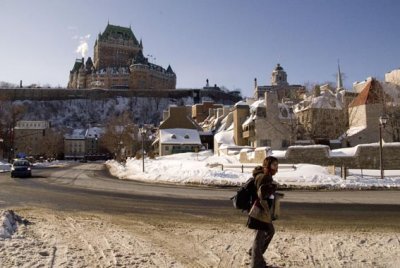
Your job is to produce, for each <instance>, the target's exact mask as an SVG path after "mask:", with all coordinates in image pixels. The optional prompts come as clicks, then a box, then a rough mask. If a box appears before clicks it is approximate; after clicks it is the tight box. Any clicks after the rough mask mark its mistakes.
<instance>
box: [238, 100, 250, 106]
mask: <svg viewBox="0 0 400 268" xmlns="http://www.w3.org/2000/svg"><path fill="white" fill-rule="evenodd" d="M237 106H249V104H248V103H246V102H245V101H238V102H237V103H235V107H237Z"/></svg>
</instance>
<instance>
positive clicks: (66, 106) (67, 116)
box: [0, 97, 193, 128]
mask: <svg viewBox="0 0 400 268" xmlns="http://www.w3.org/2000/svg"><path fill="white" fill-rule="evenodd" d="M171 104H175V105H192V104H193V99H192V98H182V99H177V100H175V99H169V98H151V97H150V98H146V97H131V98H125V97H115V98H107V99H102V100H93V99H71V100H52V101H37V100H23V101H21V100H17V101H3V102H1V107H2V109H1V110H2V114H1V115H0V117H1V120H2V121H3V122H7V121H9V120H10V119H11V118H12V112H11V111H12V109H11V107H20V108H19V111H20V114H19V115H18V120H48V121H50V122H51V126H52V127H56V128H62V127H73V128H80V127H87V126H88V125H89V124H95V123H97V124H104V123H106V122H107V119H108V118H110V117H113V116H118V115H120V114H122V113H124V112H128V113H129V114H130V115H131V118H132V119H133V120H134V122H135V123H138V124H143V123H146V124H155V125H158V124H159V122H160V119H161V118H162V111H163V110H165V109H167V108H168V106H169V105H171Z"/></svg>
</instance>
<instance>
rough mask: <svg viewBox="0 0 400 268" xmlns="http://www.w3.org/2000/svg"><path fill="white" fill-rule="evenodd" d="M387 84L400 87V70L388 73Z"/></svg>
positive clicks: (386, 75) (386, 76)
mask: <svg viewBox="0 0 400 268" xmlns="http://www.w3.org/2000/svg"><path fill="white" fill-rule="evenodd" d="M385 82H388V83H392V84H396V85H398V86H400V69H395V70H392V71H390V72H388V73H386V74H385Z"/></svg>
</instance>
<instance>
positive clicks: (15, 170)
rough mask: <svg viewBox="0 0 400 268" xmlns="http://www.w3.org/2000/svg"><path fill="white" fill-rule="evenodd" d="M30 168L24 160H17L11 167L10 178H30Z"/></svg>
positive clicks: (29, 164) (28, 163)
mask: <svg viewBox="0 0 400 268" xmlns="http://www.w3.org/2000/svg"><path fill="white" fill-rule="evenodd" d="M31 176H32V166H31V163H30V162H29V161H28V160H26V159H17V160H15V161H14V163H13V164H12V166H11V178H14V177H31Z"/></svg>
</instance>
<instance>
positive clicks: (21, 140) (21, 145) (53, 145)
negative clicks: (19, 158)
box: [12, 120, 62, 157]
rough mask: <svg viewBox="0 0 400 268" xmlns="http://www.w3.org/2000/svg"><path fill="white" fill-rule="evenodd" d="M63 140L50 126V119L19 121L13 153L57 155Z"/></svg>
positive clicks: (15, 131) (60, 150)
mask: <svg viewBox="0 0 400 268" xmlns="http://www.w3.org/2000/svg"><path fill="white" fill-rule="evenodd" d="M60 144H62V140H61V139H59V137H58V136H57V135H56V133H55V132H53V130H52V129H51V128H50V123H49V122H48V121H26V120H22V121H18V122H17V123H16V125H15V127H14V137H13V148H12V149H13V150H14V152H13V154H14V156H16V155H17V154H21V155H25V156H34V157H39V156H47V157H56V156H57V155H58V154H59V153H60V152H62V148H60Z"/></svg>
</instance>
